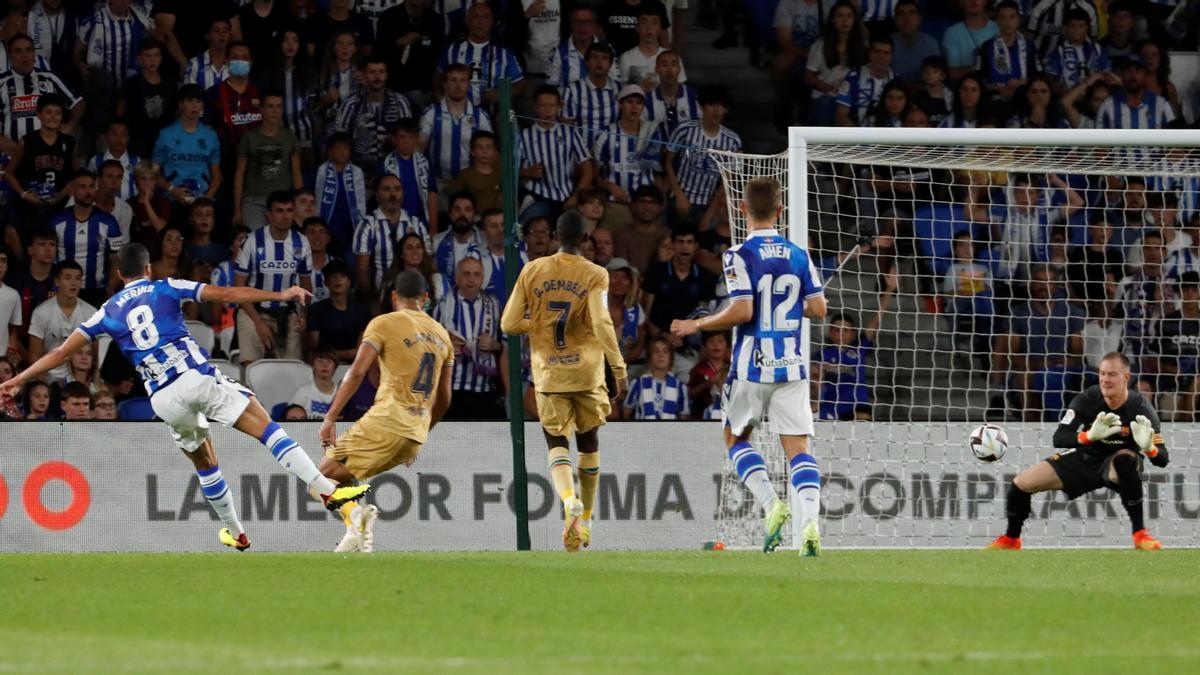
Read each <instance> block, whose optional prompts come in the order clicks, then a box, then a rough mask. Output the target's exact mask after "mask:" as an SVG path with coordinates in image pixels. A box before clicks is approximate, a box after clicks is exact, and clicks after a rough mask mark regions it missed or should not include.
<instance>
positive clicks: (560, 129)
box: [521, 85, 592, 210]
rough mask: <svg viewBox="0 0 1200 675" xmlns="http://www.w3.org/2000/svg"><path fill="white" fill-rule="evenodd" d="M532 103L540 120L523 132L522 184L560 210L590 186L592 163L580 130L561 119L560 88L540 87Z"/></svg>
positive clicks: (541, 199)
mask: <svg viewBox="0 0 1200 675" xmlns="http://www.w3.org/2000/svg"><path fill="white" fill-rule="evenodd" d="M533 106H534V108H533V109H534V114H535V115H536V116H537V121H536V122H534V124H533V125H532V126H530V127H529V128H527V129H525V130H524V131H522V132H521V178H523V179H524V182H523V183H522V187H523V188H524V189H525V190H526V191H528V192H529V193H530V194H532V195H533V196H534V198H536V199H537V200H538V201H547V202H552V203H554V204H555V205H556V207H557V209H558V210H561V208H562V204H563V202H566V201H569V200H571V199H573V198H574V197H575V195H576V193H578V192H579V190H584V189H587V188H588V187H590V186H591V184H592V164H591V162H589V161H588V152H587V148H586V147H585V146H584V145H583V138H582V137H581V136H580V134H579V131H578V130H577V129H575V128H574V127H569V126H567V125H565V124H559V123H558V116H559V113H560V112H562V99H561V98H560V97H559V94H558V90H557V89H555V88H554V87H552V86H550V85H546V86H544V87H542V88H541V89H538V92H537V94H536V95H535V96H534V101H533ZM576 172H578V174H579V179H578V180H576V178H575V175H576Z"/></svg>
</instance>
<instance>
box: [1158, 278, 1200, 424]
mask: <svg viewBox="0 0 1200 675" xmlns="http://www.w3.org/2000/svg"><path fill="white" fill-rule="evenodd" d="M1179 293H1180V296H1181V300H1182V302H1180V304H1179V309H1177V310H1176V309H1171V310H1170V312H1169V313H1168V314H1167V315H1166V316H1164V317H1163V318H1162V319H1161V320H1160V321H1159V323H1158V326H1157V328H1156V330H1155V334H1156V335H1157V336H1158V342H1157V345H1156V350H1155V351H1156V352H1157V358H1156V359H1154V361H1155V362H1154V363H1153V364H1152V366H1151V367H1153V369H1154V371H1153V372H1157V373H1158V382H1157V386H1156V387H1155V389H1156V390H1157V391H1159V392H1162V393H1163V394H1165V395H1166V396H1165V397H1171V398H1173V399H1174V400H1173V401H1170V402H1169V403H1171V404H1173V405H1168V406H1164V405H1163V404H1164V403H1168V401H1164V400H1163V398H1165V397H1160V398H1159V400H1158V404H1159V406H1162V407H1168V408H1173V409H1174V411H1175V414H1174V415H1173V417H1174V421H1176V422H1192V421H1194V420H1195V414H1196V403H1197V398H1196V397H1197V395H1200V272H1196V271H1190V272H1185V273H1184V274H1183V276H1182V277H1181V278H1180V279H1179Z"/></svg>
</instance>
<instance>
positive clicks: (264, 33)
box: [230, 0, 291, 61]
mask: <svg viewBox="0 0 1200 675" xmlns="http://www.w3.org/2000/svg"><path fill="white" fill-rule="evenodd" d="M290 19H291V17H290V16H289V14H288V10H287V3H286V2H284V1H283V0H252V1H251V2H248V3H244V4H242V6H241V7H240V8H239V9H238V11H237V15H236V16H234V17H233V18H232V19H231V20H230V35H232V36H233V39H234V40H241V41H243V42H245V43H246V44H248V45H250V52H251V54H252V55H253V56H255V57H256V60H259V61H263V60H265V57H266V55H267V54H269V53H270V51H271V44H272V42H271V40H272V38H273V37H274V36H275V33H276V31H278V30H279V29H280V28H281V27H282V26H286V25H288V24H289V23H290Z"/></svg>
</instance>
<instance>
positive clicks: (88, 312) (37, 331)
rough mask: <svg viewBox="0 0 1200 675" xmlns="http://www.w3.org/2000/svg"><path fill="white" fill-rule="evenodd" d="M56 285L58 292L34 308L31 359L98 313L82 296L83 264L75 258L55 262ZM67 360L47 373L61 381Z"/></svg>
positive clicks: (53, 378)
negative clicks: (80, 264) (81, 265)
mask: <svg viewBox="0 0 1200 675" xmlns="http://www.w3.org/2000/svg"><path fill="white" fill-rule="evenodd" d="M54 285H55V286H57V287H58V293H57V294H56V295H55V296H54V297H52V298H49V299H47V300H46V301H44V302H42V304H40V305H38V306H37V308H36V309H34V310H33V315H32V316H31V318H30V320H29V361H30V363H32V362H34V361H37V360H38V359H40V358H42V355H43V354H45V353H46V352H48V351H51V350H53V349H54V348H55V347H58V346H59V345H61V344H62V343H64V342H66V341H67V338H68V337H70V336H71V333H73V332H75V329H76V328H78V327H79V324H81V323H83V322H84V321H86V320H87V319H88V318H89V317H91V316H92V315H93V314H95V313H96V308H95V307H93V306H92V305H90V304H88V303H87V302H84V301H83V300H82V299H81V298H80V297H79V295H80V289H81V288H82V287H83V268H82V267H80V266H79V263H77V262H75V261H73V260H64V261H62V262H60V263H58V264H57V265H56V266H55V273H54ZM68 369H69V366H68V364H65V363H64V364H62V365H60V366H58V367H57V368H54V369H53V370H51V371H50V372H49V373H48V374H47V377H48V378H49V379H50V381H58V380H61V379H62V378H64V377H66V376H67V371H68Z"/></svg>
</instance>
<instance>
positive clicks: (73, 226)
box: [50, 171, 125, 339]
mask: <svg viewBox="0 0 1200 675" xmlns="http://www.w3.org/2000/svg"><path fill="white" fill-rule="evenodd" d="M68 187H69V190H70V193H71V196H72V198H73V199H74V200H75V203H74V204H73V205H72V206H71V207H70V208H68V209H67V210H66V211H63V212H61V213H59V214H58V215H56V216H54V217H53V218H52V219H51V220H50V227H51V228H53V229H54V231H55V233H56V235H57V237H58V255H57V257H56V258H55V260H56V261H58V262H61V261H64V260H70V261H74V262H76V263H78V264H79V265H81V266H82V267H80V269H81V270H83V271H84V276H83V279H82V281H83V289H84V290H83V291H81V292H80V297H82V298H83V299H84V300H86V301H88V302H90V303H94V304H96V305H101V304H103V303H104V300H105V299H106V298H107V297H108V296H109V295H111V293H110V292H106V290H105V289H106V287H109V286H111V287H112V288H115V284H116V283H117V281H118V279H117V276H116V274H115V273H111V274H110V269H109V268H111V267H113V266H114V265H115V264H116V252H117V249H119V248H121V247H122V246H124V245H125V235H124V233H122V232H121V226H120V225H119V224H118V223H117V220H116V218H113V217H112V216H111V215H109V214H107V213H105V212H104V211H101V210H100V209H98V208H96V177H95V176H93V175H92V174H90V173H88V172H86V171H81V172H79V173H78V174H77V175H76V176H75V178H74V180H72V181H71V183H70V185H69V186H68ZM114 272H115V270H114ZM110 290H111V288H110ZM85 318H86V317H85ZM64 339H65V336H64Z"/></svg>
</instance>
